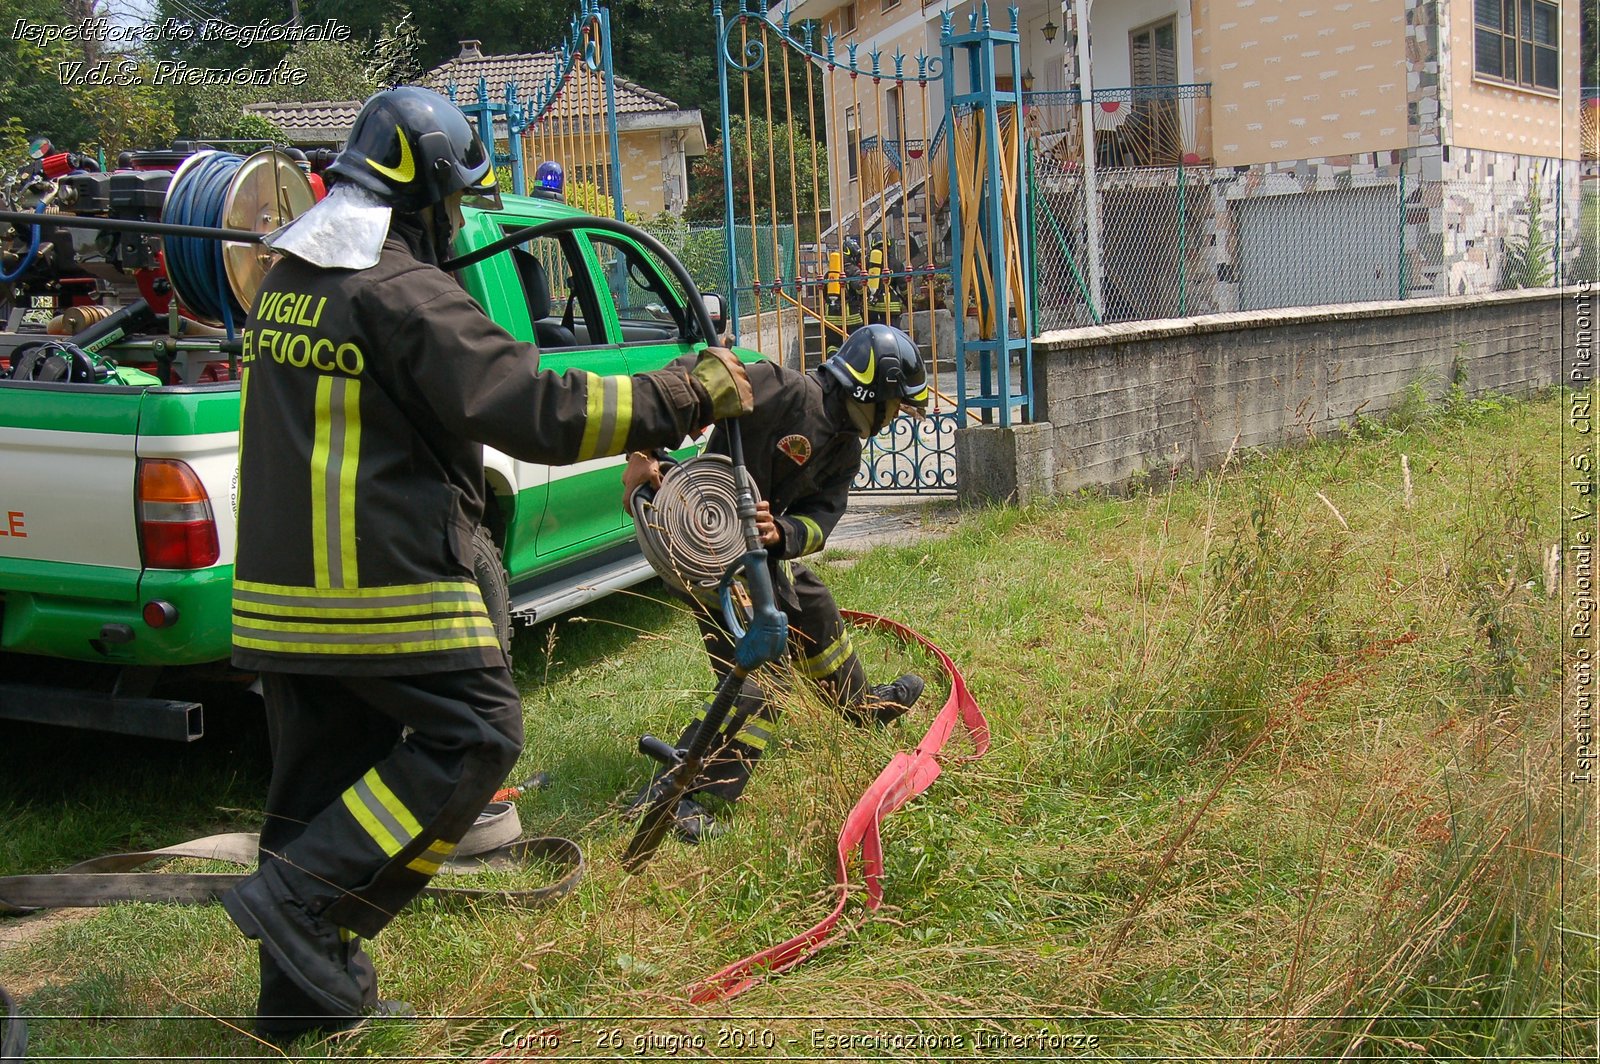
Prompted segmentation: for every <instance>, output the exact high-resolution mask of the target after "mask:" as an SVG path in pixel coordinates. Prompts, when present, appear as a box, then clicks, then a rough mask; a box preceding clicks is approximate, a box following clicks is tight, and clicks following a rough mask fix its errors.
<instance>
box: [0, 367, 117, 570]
mask: <svg viewBox="0 0 1600 1064" xmlns="http://www.w3.org/2000/svg"><path fill="white" fill-rule="evenodd" d="M142 400H143V395H142V389H138V388H117V387H110V388H104V387H97V388H96V390H95V393H94V394H93V395H86V394H85V386H83V385H55V386H53V385H48V384H32V383H30V384H12V383H10V382H4V381H0V454H3V455H4V456H5V458H4V461H0V570H3V571H4V573H5V581H4V584H3V586H4V587H5V588H7V589H11V590H18V591H21V590H29V591H47V592H53V593H55V594H63V593H66V594H72V591H69V590H68V588H67V587H65V586H63V584H74V583H77V582H78V581H77V580H76V579H74V575H73V572H72V571H73V570H80V575H87V574H82V573H81V570H82V569H83V568H87V569H88V570H90V571H91V572H92V574H93V575H92V576H89V579H90V580H91V581H92V582H93V584H94V593H93V594H94V597H97V598H106V599H117V600H131V599H132V598H133V597H134V596H135V594H136V593H137V590H138V579H139V567H140V560H139V539H138V527H137V522H136V520H135V516H134V458H135V440H136V436H137V432H138V428H139V408H140V404H141V402H142ZM69 567H70V568H69Z"/></svg>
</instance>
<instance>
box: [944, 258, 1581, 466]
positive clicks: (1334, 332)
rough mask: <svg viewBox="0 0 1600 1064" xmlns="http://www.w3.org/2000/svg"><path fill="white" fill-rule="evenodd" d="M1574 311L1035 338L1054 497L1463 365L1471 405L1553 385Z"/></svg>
mask: <svg viewBox="0 0 1600 1064" xmlns="http://www.w3.org/2000/svg"><path fill="white" fill-rule="evenodd" d="M1571 310H1572V293H1571V291H1570V290H1569V291H1568V292H1562V291H1560V290H1554V289H1546V290H1540V291H1536V292H1507V293H1499V294H1494V295H1485V296H1479V297H1475V298H1470V299H1458V298H1442V299H1425V300H1413V301H1406V302H1393V303H1365V304H1347V305H1343V306H1332V307H1318V308H1313V309H1309V310H1307V309H1296V310H1279V311H1257V312H1253V313H1249V314H1216V315H1210V316H1207V317H1201V318H1193V319H1188V320H1184V321H1162V322H1142V323H1134V324H1128V325H1113V326H1100V327H1095V328H1087V329H1073V330H1065V331H1062V332H1055V333H1047V334H1045V335H1044V336H1043V337H1041V338H1039V339H1038V340H1035V341H1034V355H1033V360H1034V373H1035V381H1034V388H1035V411H1036V420H1038V421H1047V422H1049V423H1050V425H1051V426H1052V428H1053V448H1052V457H1053V471H1052V480H1053V485H1054V491H1055V492H1056V493H1064V492H1070V491H1074V490H1076V489H1078V488H1081V487H1089V486H1105V485H1118V484H1122V483H1124V482H1126V481H1127V480H1128V479H1129V478H1131V477H1133V476H1134V475H1135V474H1138V473H1140V472H1141V471H1166V470H1170V469H1172V468H1173V467H1175V466H1176V467H1181V468H1188V469H1195V468H1204V467H1208V466H1213V465H1215V464H1217V463H1218V462H1220V461H1221V460H1222V459H1223V458H1224V457H1225V456H1226V455H1227V454H1228V452H1229V451H1230V450H1232V449H1235V448H1247V447H1260V446H1272V445H1278V444H1282V443H1285V442H1288V441H1292V440H1296V439H1303V438H1305V437H1306V436H1307V435H1308V434H1318V433H1325V432H1329V431H1332V430H1335V429H1337V428H1338V427H1339V426H1340V425H1341V424H1343V423H1346V422H1348V421H1349V420H1350V419H1351V418H1353V417H1355V416H1356V414H1357V413H1365V414H1367V415H1369V416H1374V417H1380V416H1382V415H1383V414H1384V413H1385V412H1386V411H1389V410H1391V409H1392V408H1394V407H1395V406H1396V405H1397V404H1398V403H1399V402H1400V401H1401V400H1402V398H1403V396H1404V394H1405V392H1406V389H1407V388H1409V387H1410V386H1411V384H1412V383H1413V382H1420V383H1421V385H1422V386H1423V388H1424V389H1425V390H1426V391H1427V392H1428V394H1429V395H1430V396H1433V397H1438V396H1440V395H1442V394H1444V392H1445V391H1446V390H1447V389H1448V388H1449V387H1450V384H1451V380H1452V374H1453V372H1454V370H1455V367H1456V366H1457V365H1458V364H1459V366H1460V369H1461V370H1462V371H1464V373H1465V387H1466V389H1467V390H1468V391H1469V392H1472V393H1475V394H1476V393H1482V392H1488V391H1494V392H1502V393H1518V392H1528V391H1532V390H1535V389H1540V388H1545V387H1549V386H1551V385H1553V384H1555V383H1556V382H1557V379H1558V377H1559V375H1560V372H1561V368H1560V367H1561V357H1562V356H1561V353H1562V351H1563V337H1562V320H1563V319H1562V316H1563V314H1564V313H1565V314H1566V315H1567V316H1568V317H1569V318H1570V317H1571ZM958 475H964V474H958Z"/></svg>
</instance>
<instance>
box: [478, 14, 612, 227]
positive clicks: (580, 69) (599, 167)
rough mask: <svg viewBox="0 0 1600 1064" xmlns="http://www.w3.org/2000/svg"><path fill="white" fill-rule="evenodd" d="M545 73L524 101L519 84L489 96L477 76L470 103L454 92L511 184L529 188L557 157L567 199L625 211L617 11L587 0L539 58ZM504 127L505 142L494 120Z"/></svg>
mask: <svg viewBox="0 0 1600 1064" xmlns="http://www.w3.org/2000/svg"><path fill="white" fill-rule="evenodd" d="M533 58H534V62H535V63H536V64H537V67H536V76H539V77H542V80H541V82H540V84H539V85H538V86H537V87H536V88H535V89H534V93H533V98H532V99H531V100H529V101H527V102H526V103H524V102H522V101H520V100H518V98H517V86H516V84H515V83H507V84H506V85H504V86H503V87H502V90H503V95H502V96H501V97H500V98H499V99H495V98H493V97H492V96H491V95H490V91H491V90H490V86H489V85H488V84H487V83H486V79H484V78H479V79H478V86H477V98H476V100H474V101H472V102H470V103H462V102H461V101H459V100H456V95H457V88H456V86H455V85H454V84H452V85H451V86H450V87H449V90H450V98H451V100H453V101H455V102H456V103H457V105H458V106H460V107H461V109H462V110H463V111H465V112H466V113H467V115H468V116H469V117H471V118H473V119H474V120H475V121H477V123H478V129H479V135H480V136H481V137H482V138H483V142H484V143H485V144H492V145H494V149H493V150H494V154H495V164H496V165H497V166H509V167H510V169H511V182H512V187H513V188H514V189H515V190H516V191H517V192H518V193H521V194H524V195H525V194H527V193H529V192H530V191H532V189H531V188H530V186H529V177H528V169H529V164H530V162H531V165H532V167H534V168H537V166H538V164H539V163H542V162H557V163H560V164H561V168H562V170H563V172H564V173H565V177H566V198H567V200H568V202H570V203H572V204H573V205H574V206H576V207H579V208H581V209H583V210H587V211H589V212H591V213H594V214H603V215H604V214H609V215H612V216H613V217H616V218H619V219H620V218H621V217H622V210H623V203H622V169H621V166H620V164H619V162H618V148H617V90H616V78H615V75H614V73H613V67H612V65H611V13H610V11H609V10H608V9H607V8H605V7H602V6H601V5H599V4H597V3H592V2H590V0H582V2H581V3H580V6H579V8H578V13H577V14H576V15H574V16H573V18H572V20H571V22H570V23H569V25H568V27H567V32H566V34H565V35H564V36H563V37H562V38H561V40H560V41H559V42H558V43H557V44H556V45H555V47H553V48H550V49H548V50H546V51H544V52H540V53H537V54H536V55H535V56H534V57H533ZM497 121H498V122H500V123H501V124H502V125H503V128H504V132H505V136H504V138H503V140H504V142H505V144H506V148H505V150H501V148H500V142H501V140H502V138H501V137H500V136H499V131H498V130H496V128H495V123H496V122H497Z"/></svg>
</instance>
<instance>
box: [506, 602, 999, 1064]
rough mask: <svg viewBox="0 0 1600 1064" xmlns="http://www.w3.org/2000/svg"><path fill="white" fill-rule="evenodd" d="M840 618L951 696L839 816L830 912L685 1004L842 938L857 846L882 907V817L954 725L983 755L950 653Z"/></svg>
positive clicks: (910, 634) (512, 1056) (928, 780)
mask: <svg viewBox="0 0 1600 1064" xmlns="http://www.w3.org/2000/svg"><path fill="white" fill-rule="evenodd" d="M840 613H841V614H843V616H844V618H845V619H846V620H848V621H851V622H854V623H855V624H858V625H861V626H862V627H866V628H879V629H882V630H884V631H886V632H889V633H890V634H892V635H894V636H896V637H898V638H899V639H900V641H901V642H904V643H916V644H919V645H920V646H922V647H924V648H926V649H927V651H928V652H929V653H930V654H932V655H933V656H934V657H935V658H937V659H938V661H939V667H940V668H941V669H942V670H943V671H944V674H945V676H946V677H948V678H949V680H950V697H949V698H947V699H945V703H944V706H943V707H942V708H941V709H940V710H939V713H938V715H936V716H935V717H934V718H933V723H932V724H930V725H928V730H927V731H926V732H925V733H923V736H922V740H921V741H920V742H918V743H917V746H916V749H914V750H912V751H911V752H910V753H906V752H904V751H902V752H900V753H898V754H895V755H894V757H893V758H891V759H890V761H889V764H888V765H886V766H884V769H883V771H882V772H880V773H878V778H877V779H875V780H873V781H872V785H871V786H869V787H868V788H867V789H866V790H865V791H864V792H862V795H861V797H860V798H858V799H856V804H855V805H854V806H853V807H852V808H851V810H850V812H849V814H848V815H847V816H846V817H845V818H844V825H843V826H842V827H841V828H840V829H839V845H838V849H837V854H838V864H837V866H836V868H835V872H834V875H835V880H834V882H835V885H836V887H837V889H838V892H839V900H838V902H837V903H836V904H835V905H834V907H833V911H832V912H831V913H829V914H828V915H827V916H826V917H824V918H823V919H822V920H821V921H820V922H819V923H817V924H816V925H815V926H813V927H812V928H811V929H810V930H808V931H804V932H802V933H801V934H798V935H796V936H795V937H794V938H791V939H789V940H788V941H787V942H780V943H778V944H777V945H776V946H770V947H768V948H767V949H764V950H762V951H760V952H759V953H752V954H751V955H750V956H748V957H745V958H742V959H741V960H737V961H734V962H733V963H732V964H730V965H728V966H727V967H726V968H723V969H722V970H721V971H718V972H715V973H714V974H712V975H708V976H706V977H705V978H704V979H701V980H699V981H698V982H695V983H693V984H691V985H690V986H689V987H688V994H689V1000H690V1001H691V1002H693V1003H694V1004H696V1005H705V1004H710V1003H713V1002H718V1001H728V1000H731V999H732V998H735V997H738V996H739V995H740V994H742V993H744V992H745V991H746V990H749V989H751V988H752V987H755V986H759V985H760V984H761V983H762V981H763V980H765V978H766V977H767V976H768V975H771V974H773V973H777V972H785V971H788V970H789V969H790V968H793V967H794V966H795V965H797V964H799V963H800V962H801V961H803V960H805V959H806V958H808V957H811V956H814V955H815V954H817V953H819V952H821V950H822V949H823V947H824V946H827V945H829V944H830V943H832V942H833V941H835V940H836V939H838V938H840V937H842V932H841V933H836V932H835V930H834V929H835V928H836V927H837V926H838V923H839V920H840V918H841V917H842V916H843V915H844V910H845V906H846V905H847V904H848V903H849V901H850V855H851V854H852V853H853V852H854V851H855V850H856V849H857V848H858V847H859V848H860V850H861V865H862V870H863V872H864V874H865V879H866V888H867V908H869V909H874V910H876V909H877V908H878V907H879V906H880V905H882V904H883V838H882V836H881V835H880V833H879V827H880V825H881V824H882V823H883V818H884V817H886V816H888V815H889V814H890V813H893V812H894V811H895V810H897V809H899V808H900V807H901V806H903V805H905V804H906V803H907V802H909V801H910V800H911V799H913V798H915V797H916V796H917V795H919V794H921V793H922V792H923V791H925V790H927V789H928V787H929V786H930V785H931V784H932V783H933V781H934V780H935V779H937V778H938V777H939V773H940V771H941V770H942V768H943V766H942V764H941V763H940V761H939V754H940V753H941V752H942V751H943V750H944V745H945V743H947V742H949V740H950V736H951V735H953V734H954V733H955V728H956V722H957V721H959V722H960V723H961V725H962V726H963V727H964V728H966V731H967V734H968V735H970V736H971V737H972V745H973V752H972V753H970V754H967V755H966V756H964V757H961V758H957V759H956V760H958V761H971V760H974V759H976V758H979V757H982V756H983V755H984V754H985V753H987V752H988V749H989V722H988V720H986V719H985V718H984V715H983V711H982V710H981V709H979V708H978V703H977V700H976V699H974V698H973V697H972V693H971V692H970V691H968V690H967V681H966V678H965V677H963V676H962V675H961V670H960V669H958V668H956V666H955V662H953V661H951V660H950V656H949V655H948V654H946V653H945V652H944V651H943V650H941V649H939V648H938V647H937V646H935V645H934V644H933V643H932V642H931V641H930V640H929V639H928V638H927V637H926V636H924V635H923V634H922V633H920V632H917V631H915V630H913V629H911V628H908V627H906V626H905V625H903V624H901V623H900V622H899V621H891V620H889V619H888V618H887V617H879V616H876V615H875V614H871V613H860V612H857V611H855V610H841V611H840ZM560 1031H561V1028H560V1026H559V1025H558V1026H551V1027H546V1028H544V1029H543V1030H541V1031H539V1032H538V1034H539V1035H559V1033H560ZM541 1055H542V1054H541ZM528 1056H529V1053H526V1052H522V1053H518V1052H513V1051H511V1050H502V1051H500V1052H498V1053H493V1054H490V1055H489V1056H488V1057H485V1058H484V1064H491V1062H494V1061H503V1060H524V1059H527V1057H528Z"/></svg>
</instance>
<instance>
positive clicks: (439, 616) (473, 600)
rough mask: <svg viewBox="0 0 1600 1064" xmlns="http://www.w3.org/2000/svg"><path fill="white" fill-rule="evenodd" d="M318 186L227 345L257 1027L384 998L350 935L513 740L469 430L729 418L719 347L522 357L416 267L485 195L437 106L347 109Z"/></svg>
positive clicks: (461, 130)
mask: <svg viewBox="0 0 1600 1064" xmlns="http://www.w3.org/2000/svg"><path fill="white" fill-rule="evenodd" d="M328 174H329V176H330V177H331V178H332V179H333V181H334V184H333V186H332V190H331V191H330V193H329V195H328V197H327V198H326V199H325V200H323V201H322V202H321V203H319V204H317V205H316V206H315V207H314V208H313V209H312V210H310V211H309V212H307V213H306V214H305V215H304V216H303V217H302V218H300V219H299V220H297V221H296V222H294V223H293V224H291V225H289V226H287V227H286V228H284V229H282V230H280V231H278V232H277V233H275V234H273V235H272V236H271V237H269V238H268V241H269V243H270V245H271V246H272V247H274V248H275V249H276V250H277V251H279V252H280V253H281V254H282V258H281V260H280V261H279V262H278V263H277V264H276V265H275V266H274V267H273V268H272V270H271V272H270V273H268V275H267V277H266V279H265V281H264V283H263V284H262V287H261V290H260V293H259V295H258V297H257V301H256V304H255V307H254V311H253V316H252V318H251V320H250V321H249V322H248V324H247V326H246V329H245V333H244V337H243V343H244V354H243V384H242V389H243V392H242V406H243V427H242V430H241V440H240V449H241V453H240V489H239V511H238V518H239V529H238V557H237V561H236V565H235V578H234V598H233V643H234V655H233V660H234V663H235V664H237V665H239V666H240V667H242V668H245V669H251V670H254V671H257V672H259V673H260V675H261V680H262V687H263V691H264V695H265V701H266V708H267V722H268V727H269V729H270V734H271V741H272V758H273V763H272V780H271V784H270V789H269V792H268V795H267V802H266V812H267V817H266V823H265V825H264V826H263V827H262V830H261V853H260V867H259V869H258V870H257V871H256V872H255V873H254V874H253V875H251V876H250V877H249V878H248V879H247V880H245V881H244V882H243V883H242V884H241V885H239V886H238V887H236V888H235V889H234V890H232V891H230V892H228V893H227V894H225V895H224V896H223V899H222V902H223V905H224V907H225V908H226V910H227V912H228V915H229V916H230V917H231V918H232V919H233V922H234V923H235V924H236V925H237V926H238V927H239V930H240V931H242V932H243V933H244V934H245V935H246V936H247V937H249V938H252V939H255V940H257V941H258V942H259V943H260V948H259V953H260V964H261V993H260V1000H259V1004H258V1009H257V1027H256V1029H257V1031H258V1033H259V1034H260V1035H261V1036H262V1037H264V1038H267V1039H270V1040H272V1041H274V1042H278V1043H283V1042H286V1041H287V1040H288V1039H291V1038H293V1037H295V1036H297V1035H299V1034H301V1033H304V1032H307V1031H311V1030H322V1031H328V1030H338V1029H343V1028H347V1027H351V1026H354V1025H355V1024H356V1023H358V1022H359V1021H360V1018H361V1017H363V1015H366V1014H370V1013H372V1012H374V1011H379V1012H381V1011H385V1010H387V1009H388V1007H389V1006H387V1005H382V1004H380V1002H379V1001H378V998H377V992H376V983H375V975H374V972H373V967H372V963H371V961H370V959H369V958H368V957H367V955H366V953H365V952H364V951H363V950H362V948H361V945H360V943H361V940H362V939H364V938H370V937H372V936H374V935H376V934H378V932H380V931H381V930H383V928H384V927H385V926H386V925H387V924H388V923H389V921H391V920H392V919H394V917H395V914H396V913H398V912H399V911H400V909H401V908H402V907H403V906H404V905H405V904H406V903H407V902H408V901H410V900H411V899H412V898H413V897H415V896H416V895H417V894H418V893H419V892H420V891H421V890H422V889H423V887H424V886H426V885H427V883H428V881H429V878H430V877H431V876H432V875H433V874H434V873H435V872H437V871H438V870H439V867H440V865H441V864H442V863H443V862H444V861H446V860H447V859H448V858H449V857H450V856H451V854H452V852H453V851H454V850H455V847H456V844H457V842H458V841H459V840H460V839H461V838H462V836H463V835H464V834H465V833H466V831H467V829H468V827H469V826H470V825H471V824H472V822H473V819H474V817H475V816H476V814H477V813H478V812H479V811H480V810H481V809H482V808H483V807H484V804H485V803H486V802H487V801H488V800H489V798H490V796H491V795H492V793H493V792H494V790H495V788H496V787H498V786H499V785H500V783H501V781H502V780H503V779H504V777H505V774H506V773H507V772H508V771H509V770H510V768H511V766H512V764H513V763H514V762H515V760H516V758H517V755H518V753H519V751H520V750H521V746H522V700H521V697H520V696H519V694H518V692H517V689H516V687H515V686H514V685H513V683H512V680H511V674H510V670H509V667H508V663H507V660H506V653H505V651H504V649H502V646H501V642H500V639H499V637H498V634H497V632H496V630H495V627H494V624H493V623H492V621H491V619H490V616H489V614H488V612H487V610H486V609H485V607H484V601H483V598H482V596H481V594H480V592H479V589H478V586H477V584H476V583H475V582H474V579H473V547H472V544H473V540H474V536H475V534H476V530H477V529H478V526H479V523H480V521H481V519H482V518H483V514H484V505H485V495H484V491H485V489H484V471H483V458H482V452H481V445H488V446H492V447H495V448H498V449H500V450H501V451H504V452H505V453H507V454H510V455H512V456H514V457H516V458H519V459H522V460H524V461H528V462H542V463H554V464H561V463H571V462H579V461H585V460H588V459H593V458H600V457H605V456H609V455H617V454H621V453H623V452H625V451H627V450H629V449H631V448H639V447H656V446H671V445H676V444H677V443H679V442H680V441H681V440H682V439H683V438H684V436H685V435H686V434H692V433H694V432H697V431H698V430H699V429H700V428H701V427H702V426H704V425H706V424H708V423H709V422H711V421H713V420H715V419H718V418H723V417H729V416H737V415H739V414H741V413H744V412H748V411H749V409H750V404H749V395H750V392H749V382H748V379H747V378H746V376H745V374H744V370H743V368H742V367H741V366H740V364H739V363H738V361H737V360H735V359H734V358H733V356H732V355H731V354H730V353H729V352H727V351H723V350H721V349H717V350H713V351H709V352H703V353H701V354H700V355H699V357H698V358H691V359H689V360H686V361H684V362H683V363H681V364H675V365H674V366H672V367H669V368H667V369H664V370H661V371H658V372H655V373H645V374H638V375H635V376H632V377H626V376H618V377H599V376H596V375H594V374H592V373H586V372H583V371H581V370H571V371H568V372H567V373H566V374H564V375H557V374H556V373H554V372H551V371H542V370H540V368H539V356H538V351H537V349H536V348H535V347H534V346H533V345H531V344H526V343H519V342H517V341H515V340H513V339H512V338H511V336H509V335H508V334H507V333H506V332H505V331H504V330H502V329H501V328H500V327H499V326H498V325H496V324H495V323H494V322H492V321H491V320H490V319H489V318H488V317H487V316H486V315H485V314H484V312H483V310H482V309H481V308H480V307H479V306H478V304H477V303H475V302H474V301H473V300H472V299H471V298H470V297H468V296H467V294H466V293H465V292H464V291H463V290H462V289H461V287H460V286H459V285H458V284H457V283H456V282H455V281H454V280H453V279H452V278H451V277H450V276H449V275H447V274H446V273H444V272H443V271H442V270H440V269H439V267H438V264H439V262H441V261H442V260H444V259H445V258H446V257H448V254H449V249H450V246H451V240H452V237H453V235H454V233H455V231H456V229H457V228H458V227H459V226H460V225H461V222H462V216H461V203H462V202H463V200H469V201H473V202H476V203H483V204H485V205H488V206H498V205H499V195H498V192H497V190H496V188H495V174H494V169H493V167H492V165H491V162H490V159H489V156H488V155H487V153H486V152H485V151H484V147H483V145H482V143H480V142H479V140H478V138H477V136H476V135H475V134H474V132H473V129H472V127H471V125H470V124H469V123H468V121H467V119H466V117H465V116H464V115H463V114H462V113H461V112H460V111H458V110H457V109H456V108H455V107H454V106H453V105H452V104H450V103H449V102H448V101H447V100H446V99H444V97H442V96H439V95H438V94H436V93H433V92H429V91H427V90H424V89H419V88H412V87H402V88H397V89H390V90H386V91H384V92H380V93H378V94H377V95H375V96H373V97H372V98H371V99H369V100H368V101H367V102H366V104H365V106H363V108H362V110H361V112H360V114H359V115H358V116H357V118H356V121H355V125H354V126H353V128H352V129H351V133H350V140H349V142H348V145H347V146H346V148H345V149H344V151H343V152H341V153H340V155H339V157H338V158H337V160H336V161H335V162H334V163H333V165H332V166H331V167H330V168H329V170H328Z"/></svg>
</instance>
